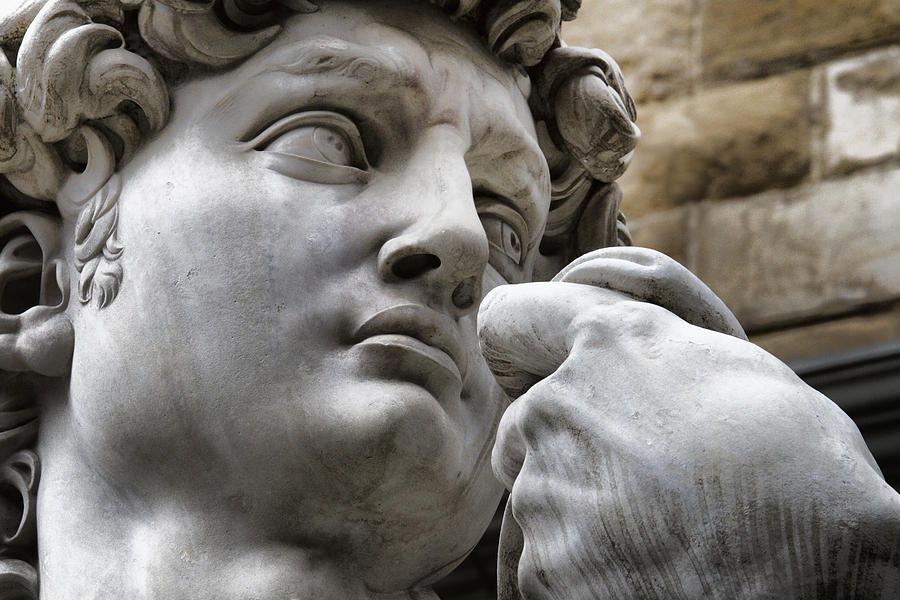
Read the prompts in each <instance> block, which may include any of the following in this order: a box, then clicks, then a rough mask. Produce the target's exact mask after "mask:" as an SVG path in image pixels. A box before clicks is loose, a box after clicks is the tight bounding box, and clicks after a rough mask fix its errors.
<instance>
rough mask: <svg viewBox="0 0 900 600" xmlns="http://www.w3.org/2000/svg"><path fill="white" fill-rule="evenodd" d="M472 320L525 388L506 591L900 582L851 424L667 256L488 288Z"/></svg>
mask: <svg viewBox="0 0 900 600" xmlns="http://www.w3.org/2000/svg"><path fill="white" fill-rule="evenodd" d="M572 281H579V282H580V283H571V282H572ZM586 283H590V284H594V285H586ZM598 286H600V287H598ZM610 288H612V289H610ZM638 298H640V299H641V300H638ZM642 300H646V301H642ZM479 333H480V336H481V342H482V349H483V352H484V354H485V357H486V359H487V361H488V364H489V365H490V367H491V369H492V371H493V372H494V374H495V376H496V377H497V379H498V381H500V383H501V385H503V386H504V387H505V388H506V389H507V391H508V393H509V394H510V395H511V396H512V397H514V398H517V399H516V400H515V402H513V404H512V405H511V406H510V407H509V409H508V410H507V412H506V414H505V415H504V417H503V420H502V421H501V423H500V427H499V430H498V436H497V442H496V445H495V448H494V455H493V464H494V470H495V473H496V474H497V476H498V477H499V478H500V479H501V480H502V481H503V482H504V484H505V485H506V486H507V487H508V488H509V489H510V490H511V496H510V503H509V505H508V506H507V514H506V517H505V519H504V525H503V533H502V535H501V549H500V554H501V556H500V571H501V572H500V584H499V585H500V597H501V598H518V597H519V596H521V597H523V598H540V599H544V598H566V599H573V598H598V597H599V598H605V597H609V598H657V597H659V598H701V597H702V598H819V597H826V596H827V597H849V596H852V595H853V594H854V593H855V594H856V596H855V597H865V598H882V597H883V598H888V597H897V594H898V592H900V569H898V555H900V542H898V540H900V496H898V495H897V494H896V493H895V492H894V491H893V490H892V489H891V488H890V487H889V486H888V485H887V484H886V483H885V482H884V480H883V478H882V477H881V474H880V471H879V470H878V467H877V466H876V465H875V463H874V461H873V460H872V457H871V455H870V454H869V452H868V450H867V448H866V447H865V444H864V443H863V441H862V438H861V437H860V435H859V433H858V430H857V429H856V427H855V425H854V424H853V423H852V422H851V421H850V419H849V418H848V417H846V415H844V414H843V413H842V412H841V411H840V410H839V409H838V408H837V407H836V406H835V405H834V404H832V403H831V402H830V401H829V400H828V399H827V398H825V397H824V396H822V395H821V394H819V393H818V392H816V391H814V390H812V389H811V388H809V387H808V386H806V385H805V384H804V383H803V382H802V381H800V380H799V379H798V378H797V377H796V376H795V375H794V374H793V373H792V372H791V371H790V369H789V368H788V367H786V366H785V365H784V364H782V363H781V362H779V361H778V360H777V359H775V358H774V357H772V356H771V355H769V354H767V353H766V352H764V351H763V350H761V349H760V348H758V347H756V346H754V345H752V344H750V343H749V342H747V341H745V339H742V338H743V334H742V332H741V331H740V329H739V326H737V324H736V321H734V318H733V316H732V315H731V314H730V313H729V312H728V311H727V309H726V308H725V307H724V305H722V304H721V302H720V301H719V300H718V299H717V298H715V296H714V295H713V294H712V292H710V291H709V290H708V288H706V287H705V286H704V285H703V284H702V283H701V282H699V280H697V279H696V278H694V277H693V276H692V275H690V274H689V273H688V272H687V271H686V270H684V269H683V268H682V267H680V266H678V265H676V264H675V263H674V262H673V261H671V260H670V259H666V258H665V257H662V255H659V254H657V253H654V252H652V251H647V250H643V249H638V248H628V249H622V248H613V249H606V250H601V251H598V252H595V253H592V254H591V255H588V256H586V257H583V258H582V259H580V260H578V261H576V262H575V263H573V264H572V265H570V266H569V267H567V268H566V269H565V270H564V271H563V272H562V273H561V274H560V276H558V277H557V281H555V282H551V283H533V284H524V285H516V286H504V287H501V288H498V289H496V290H494V291H493V292H491V294H490V295H488V297H487V298H485V301H484V303H483V305H482V309H481V312H480V314H479ZM726 333H731V334H733V335H726Z"/></svg>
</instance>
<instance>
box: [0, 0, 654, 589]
mask: <svg viewBox="0 0 900 600" xmlns="http://www.w3.org/2000/svg"><path fill="white" fill-rule="evenodd" d="M323 1H324V0H323ZM429 2H430V3H431V4H433V5H436V6H437V7H439V8H440V9H442V10H443V11H445V12H446V13H448V15H449V17H450V18H451V19H454V20H458V21H461V22H464V23H466V24H468V25H469V26H471V27H474V28H475V29H477V30H478V31H479V32H480V33H481V34H482V37H483V39H484V40H485V43H486V45H487V47H488V48H489V49H490V50H491V51H492V52H493V53H494V54H496V55H498V56H499V57H501V58H502V59H504V60H506V61H509V62H510V63H513V64H517V65H519V66H520V68H521V69H522V70H524V71H525V72H527V74H528V75H529V77H530V79H531V81H532V84H533V92H532V95H531V98H530V104H531V108H532V113H533V116H534V119H535V123H536V125H537V131H538V138H539V143H540V145H541V148H542V150H543V152H544V154H545V156H546V158H547V162H548V165H549V167H550V173H551V178H552V198H551V205H550V213H549V217H548V223H547V228H546V231H545V235H544V238H543V241H542V244H541V250H542V252H544V253H545V254H549V253H556V254H559V253H562V254H563V255H564V256H565V257H566V258H569V257H573V256H575V255H579V254H582V253H584V252H586V251H589V250H592V249H595V248H598V247H602V246H609V245H616V244H620V245H621V244H628V243H630V240H629V237H628V232H627V229H626V227H625V222H624V218H623V217H622V215H621V212H620V210H619V204H620V202H621V193H620V192H619V189H618V187H617V186H616V184H615V183H613V181H614V180H615V179H616V178H618V177H619V176H620V175H621V174H622V173H623V172H624V171H625V168H626V167H627V166H628V163H629V161H630V158H631V154H632V151H633V149H634V147H635V144H636V143H637V140H638V138H639V136H640V132H639V130H638V129H637V127H636V126H635V124H634V121H635V118H636V116H635V108H634V103H633V102H632V100H631V98H630V96H629V95H628V93H627V91H626V90H625V86H624V83H623V81H622V78H621V74H620V72H619V70H618V67H617V66H616V64H615V62H614V61H613V60H612V59H611V58H610V57H609V56H608V55H606V54H605V53H603V52H601V51H599V50H587V49H583V48H571V47H567V46H565V45H564V44H563V43H562V42H561V41H560V37H559V30H560V25H561V21H563V20H570V19H573V18H575V16H576V13H577V11H578V8H579V5H580V0H429ZM14 4H16V6H13V7H8V8H3V9H0V50H2V52H0V175H2V177H0V223H2V217H4V216H5V215H7V214H9V213H12V212H14V211H18V210H34V209H37V210H40V211H44V212H54V213H57V212H58V214H59V215H60V216H64V217H66V218H70V219H73V220H74V221H75V251H74V256H75V267H76V269H77V271H78V273H79V282H78V296H79V299H80V301H81V302H83V303H89V302H92V301H93V302H95V304H96V306H97V307H98V308H103V307H105V306H107V305H108V304H109V303H110V302H112V301H113V300H114V298H115V296H116V294H117V292H118V289H119V285H120V283H121V281H122V277H123V272H122V268H121V266H120V265H119V263H118V260H117V259H118V258H119V256H120V255H121V253H122V251H123V250H122V247H121V246H120V245H119V244H118V242H117V240H116V226H117V222H118V208H117V200H118V196H119V190H120V180H119V176H118V174H117V171H118V170H119V169H120V168H121V167H122V166H123V165H124V164H125V163H126V162H127V161H128V160H129V158H130V157H131V156H133V155H134V153H135V152H136V150H137V149H138V148H139V147H140V144H141V143H142V141H143V140H145V139H146V138H147V137H148V136H149V135H150V134H152V133H153V132H156V131H158V130H160V129H162V128H163V127H164V126H165V125H166V123H167V121H168V117H169V110H170V99H169V93H168V89H169V86H170V85H171V84H172V83H174V82H175V81H178V80H179V79H181V78H183V77H185V76H186V73H187V67H190V68H192V69H194V70H197V69H201V70H215V69H221V68H223V67H227V66H230V65H234V64H236V63H238V62H239V61H241V60H243V59H245V58H247V57H249V56H251V55H252V54H254V53H255V52H257V51H258V50H260V49H261V48H263V47H264V46H266V45H267V44H268V43H269V42H270V41H272V40H273V39H274V38H275V36H276V35H278V33H279V31H280V30H281V25H280V22H282V21H283V20H284V19H285V18H287V17H288V16H289V15H291V14H294V13H310V12H314V11H316V10H318V6H317V5H316V4H314V3H313V2H311V1H310V0H24V1H23V2H18V3H14ZM3 375H4V376H6V377H7V381H6V382H5V383H8V385H4V390H3V392H2V393H0V459H5V460H4V462H3V463H2V466H0V500H5V502H2V501H0V507H3V506H8V507H12V508H10V509H9V510H6V511H0V525H2V526H3V529H2V533H3V537H2V539H0V598H2V599H9V600H12V599H20V598H37V594H38V591H37V589H38V576H37V570H36V543H35V531H34V529H35V524H34V522H35V519H34V499H35V493H36V490H37V485H38V480H39V474H40V463H39V461H38V457H37V456H36V455H35V454H34V452H33V451H32V450H30V449H29V447H30V446H31V445H32V444H33V442H34V438H35V435H36V431H37V414H36V409H35V408H34V407H33V406H32V405H31V404H30V403H29V402H28V401H27V398H26V396H28V393H27V389H26V388H27V386H26V385H25V384H21V378H20V377H19V376H17V375H14V374H8V373H4V374H3Z"/></svg>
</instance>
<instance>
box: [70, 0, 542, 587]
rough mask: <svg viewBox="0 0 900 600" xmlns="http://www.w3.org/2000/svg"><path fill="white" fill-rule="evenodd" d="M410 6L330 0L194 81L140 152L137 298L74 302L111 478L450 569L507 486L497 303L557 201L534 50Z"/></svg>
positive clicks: (131, 205)
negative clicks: (493, 338) (482, 326)
mask: <svg viewBox="0 0 900 600" xmlns="http://www.w3.org/2000/svg"><path fill="white" fill-rule="evenodd" d="M397 4H398V3H396V2H391V3H389V4H384V5H382V4H379V3H374V2H366V3H356V4H345V3H341V2H337V1H335V2H328V3H324V4H323V6H322V9H321V11H320V12H318V13H314V14H311V15H300V16H298V17H296V18H294V19H293V20H291V21H290V22H288V23H286V24H285V27H284V31H283V32H282V34H281V35H280V36H279V37H278V38H277V39H276V41H275V42H274V43H273V44H271V45H270V46H269V47H267V48H266V49H264V50H263V51H262V52H260V53H259V54H257V55H255V56H254V57H252V58H251V59H249V60H248V61H247V62H245V63H243V64H242V65H241V66H240V67H238V68H236V69H234V70H231V71H228V72H224V73H220V74H215V75H210V76H208V77H205V78H200V79H196V78H195V79H193V80H192V81H190V82H188V83H185V84H183V85H181V86H179V87H176V88H175V89H174V90H173V99H174V111H173V114H172V120H171V122H170V124H169V125H168V126H167V127H166V129H165V130H164V131H163V132H162V133H161V134H160V135H159V136H158V137H157V138H155V139H153V140H152V141H150V142H149V143H147V144H146V145H145V146H144V147H143V148H142V149H141V150H140V152H139V153H138V155H137V156H135V157H134V158H133V159H132V160H131V161H130V162H129V163H128V164H127V166H126V167H125V168H124V170H123V171H122V180H123V182H124V183H123V185H124V187H123V191H122V195H121V198H120V200H119V206H120V213H119V226H118V236H119V240H120V242H121V244H122V245H123V246H124V247H125V252H124V254H123V256H122V258H121V259H120V260H121V263H122V266H123V268H124V271H125V280H124V282H123V286H122V289H121V292H120V294H119V296H118V297H117V299H116V300H115V302H113V303H112V305H111V306H109V307H107V308H105V309H103V310H97V309H95V308H93V307H80V308H73V309H72V310H73V315H72V316H73V321H74V323H75V329H76V348H75V354H74V359H73V375H72V385H71V390H70V407H71V411H72V415H73V418H72V422H73V427H74V428H75V429H76V433H77V436H76V437H77V439H78V440H80V443H81V446H82V448H81V449H82V451H83V452H84V453H85V455H86V456H87V457H88V459H89V460H90V461H91V462H92V463H93V464H94V466H95V467H96V470H97V471H98V472H99V473H100V474H101V475H102V477H103V478H104V479H106V480H107V482H108V483H109V484H110V485H111V486H112V488H113V489H119V490H124V491H125V492H127V495H128V496H129V497H137V498H141V499H142V501H141V502H142V505H145V506H149V507H153V506H160V505H164V504H165V505H169V506H171V505H172V504H178V503H172V502H170V500H171V499H173V498H178V499H179V502H181V503H183V505H184V506H187V505H190V506H191V507H194V508H197V509H198V510H204V511H207V512H209V513H210V514H217V515H221V518H223V519H229V518H234V517H235V515H240V518H241V519H242V520H243V521H246V522H249V523H251V524H252V527H250V528H248V532H247V534H246V535H247V536H248V537H253V536H261V537H265V538H266V539H269V540H271V539H282V540H284V541H285V543H294V542H295V541H296V540H298V539H302V540H304V542H303V543H307V544H312V545H315V544H316V543H319V542H318V541H317V540H321V543H322V544H326V543H327V544H329V548H330V549H332V550H334V549H337V548H340V547H341V544H346V548H345V549H344V550H345V551H347V552H359V553H360V556H364V557H365V558H364V559H360V562H361V564H363V565H365V566H366V568H371V571H372V573H371V574H370V575H368V577H369V580H370V581H374V582H376V583H373V586H374V587H375V588H376V589H377V588H379V587H382V586H384V587H390V586H392V585H394V584H395V583H397V582H392V581H388V580H389V579H390V578H391V577H395V576H399V575H398V574H401V575H406V574H409V573H419V574H422V573H426V572H429V570H430V571H433V572H434V576H435V578H436V577H437V575H438V571H439V570H440V569H441V568H442V567H444V566H445V565H447V564H449V563H452V562H454V561H455V560H456V559H458V558H460V557H461V556H462V555H463V554H464V553H465V552H466V551H468V550H469V549H470V548H471V547H472V546H473V545H474V543H475V542H476V541H477V539H478V537H479V536H480V534H481V532H482V530H483V528H484V527H485V526H486V523H487V521H488V520H489V519H490V516H491V514H492V512H493V509H494V507H495V506H496V501H497V499H498V497H499V494H500V486H499V484H497V483H496V482H495V481H494V479H493V476H492V474H491V473H490V460H489V457H490V450H491V445H492V441H493V433H494V430H495V427H496V423H497V421H498V419H499V417H500V414H501V412H502V410H503V408H504V407H505V402H506V400H505V399H504V397H503V396H502V394H501V392H500V391H499V390H498V388H497V387H496V385H495V384H494V382H493V379H492V378H491V376H490V374H489V372H488V371H487V368H486V366H485V365H484V363H483V360H482V359H481V356H480V353H479V350H478V343H477V338H476V336H475V314H474V313H475V311H476V310H477V306H478V302H479V300H480V298H481V295H482V293H483V292H484V291H486V289H484V288H488V287H491V286H493V285H496V284H497V283H498V282H502V281H503V280H504V279H506V280H514V281H520V280H526V279H528V278H529V276H530V268H531V264H532V261H533V258H534V254H535V253H536V248H537V243H538V240H539V239H540V236H541V233H542V230H543V226H544V218H545V215H546V212H547V208H548V202H549V189H548V188H549V177H548V173H547V167H546V163H545V160H544V158H543V156H542V154H541V152H540V150H539V148H538V146H537V143H536V137H535V134H534V126H533V122H532V117H531V114H530V112H529V109H528V105H527V102H526V93H527V91H526V90H524V86H523V85H522V82H521V81H520V80H519V79H518V76H517V74H516V72H515V71H514V69H512V68H511V67H509V66H507V65H505V64H503V63H501V62H499V61H498V60H497V59H496V58H494V57H493V56H491V55H490V54H489V53H488V52H487V51H486V50H485V49H484V48H483V46H482V44H481V42H480V41H479V40H478V39H477V38H476V37H475V36H474V35H471V36H470V35H469V34H468V33H467V32H465V31H464V30H462V29H461V28H460V27H458V26H457V25H454V24H453V23H451V22H450V21H449V20H448V19H447V18H446V16H444V15H443V14H442V13H439V12H436V11H433V10H432V9H431V8H429V7H427V6H426V5H425V4H424V3H413V4H411V5H410V6H409V7H403V6H399V7H398V6H397ZM482 284H483V285H482ZM171 510H178V509H171ZM386 561H392V562H391V564H392V565H394V566H393V567H392V568H391V569H389V570H388V571H389V572H381V571H380V570H379V564H383V563H385V562H386ZM398 563H399V564H403V565H406V566H405V567H400V568H397V566H396V565H397V564H398ZM404 583H406V584H408V583H410V582H404Z"/></svg>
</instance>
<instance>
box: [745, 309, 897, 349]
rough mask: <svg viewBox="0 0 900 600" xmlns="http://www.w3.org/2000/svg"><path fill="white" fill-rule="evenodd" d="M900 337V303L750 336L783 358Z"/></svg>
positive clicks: (756, 342) (852, 347) (862, 345)
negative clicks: (880, 309) (885, 307)
mask: <svg viewBox="0 0 900 600" xmlns="http://www.w3.org/2000/svg"><path fill="white" fill-rule="evenodd" d="M896 339H900V305H898V306H893V307H892V308H890V309H887V310H882V311H877V312H867V313H865V314H859V315H851V316H847V317H844V318H839V319H832V320H829V321H824V322H821V323H813V324H809V325H804V326H800V327H791V328H789V329H783V330H779V331H772V332H769V333H763V334H760V335H754V336H751V338H750V341H751V342H753V343H754V344H756V345H758V346H761V347H762V348H764V349H765V350H767V351H769V352H771V353H772V354H774V355H775V356H777V357H778V358H780V359H781V360H784V361H790V360H796V359H800V358H809V357H813V356H823V355H826V354H837V353H840V352H845V351H847V350H854V349H857V348H862V347H865V346H873V345H876V344H879V343H882V342H888V341H890V340H896Z"/></svg>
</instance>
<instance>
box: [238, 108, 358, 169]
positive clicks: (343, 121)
mask: <svg viewBox="0 0 900 600" xmlns="http://www.w3.org/2000/svg"><path fill="white" fill-rule="evenodd" d="M316 125H318V126H322V125H325V126H330V127H335V128H337V129H340V130H341V131H344V132H346V133H349V134H352V135H348V136H347V141H348V142H350V149H351V150H352V151H353V156H354V158H357V159H359V160H360V162H361V163H362V166H363V167H365V169H368V168H370V166H371V165H369V161H368V159H367V158H366V149H365V147H364V146H363V143H362V135H361V134H360V133H359V128H358V127H357V126H356V123H354V122H353V121H351V120H350V119H348V118H347V117H345V116H344V115H342V114H339V113H336V112H332V111H328V110H307V111H303V112H298V113H294V114H292V115H288V116H286V117H284V118H283V119H279V120H278V121H275V122H274V123H272V124H271V125H269V126H268V127H266V128H265V129H264V130H263V131H262V132H261V133H260V134H259V135H257V136H256V137H254V138H253V139H252V140H250V141H248V142H244V143H243V144H242V146H243V147H244V148H246V149H256V148H259V147H260V146H264V145H266V144H268V143H269V142H271V141H273V140H274V139H275V138H277V137H278V136H279V135H281V134H283V133H287V132H288V131H291V130H293V129H299V128H300V127H313V126H316Z"/></svg>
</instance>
